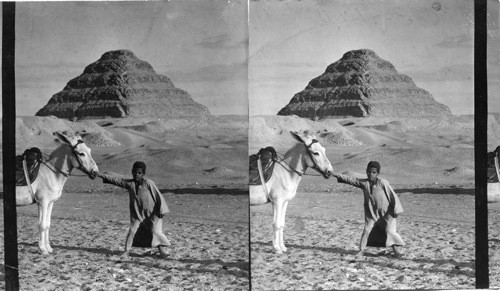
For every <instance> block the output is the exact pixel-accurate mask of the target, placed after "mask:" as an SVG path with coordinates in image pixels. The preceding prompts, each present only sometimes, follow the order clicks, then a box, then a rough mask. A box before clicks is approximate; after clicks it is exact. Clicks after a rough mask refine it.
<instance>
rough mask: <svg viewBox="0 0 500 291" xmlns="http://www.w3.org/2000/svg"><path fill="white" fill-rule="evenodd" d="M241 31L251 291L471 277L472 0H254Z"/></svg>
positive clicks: (494, 270)
mask: <svg viewBox="0 0 500 291" xmlns="http://www.w3.org/2000/svg"><path fill="white" fill-rule="evenodd" d="M490 2H493V1H489V2H488V5H489V4H490ZM491 9H492V8H490V6H489V8H488V11H489V12H491ZM494 10H495V11H494V13H493V12H492V13H490V15H489V17H491V21H490V20H489V25H490V26H492V27H491V29H489V32H490V31H491V33H490V34H489V35H490V36H489V37H490V38H493V39H494V40H495V41H497V42H498V28H497V26H498V6H496V8H494ZM490 22H491V23H490ZM249 39H250V41H249V70H248V76H249V82H248V86H249V115H250V117H249V161H250V172H249V179H250V186H249V187H250V189H249V190H250V254H251V260H250V262H251V282H252V290H331V289H473V288H475V283H476V282H475V209H474V207H475V201H474V195H475V185H474V182H475V175H474V173H475V171H474V2H473V1H466V0H458V1H456V0H446V1H436V0H433V1H397V0H387V1H382V2H381V1H363V2H362V1H326V0H302V1H299V0H297V1H279V0H267V1H265V0H260V1H258V0H251V1H250V2H249ZM490 43H491V42H490ZM498 47H499V46H496V47H489V51H490V52H491V54H493V56H494V58H489V59H490V60H491V61H490V62H489V65H490V66H491V67H492V68H493V70H490V67H488V70H489V72H492V71H493V73H490V75H489V76H491V82H492V85H491V87H490V88H491V90H493V91H491V90H490V99H489V106H490V107H489V111H490V112H489V113H490V114H489V116H488V126H489V128H488V150H489V151H490V152H491V156H492V165H493V166H492V169H493V170H494V171H496V172H495V173H496V174H495V175H497V176H498V171H499V167H498V150H496V149H497V147H498V146H499V145H500V127H499V126H498V123H497V121H496V118H499V117H500V115H499V113H498V112H500V107H499V106H500V103H498V102H497V101H496V103H495V101H492V97H491V96H494V95H492V94H493V92H497V91H498V90H496V89H498V84H499V83H498V70H499V67H500V66H499V65H498V58H499V56H498ZM495 70H496V71H495ZM494 72H496V73H494ZM495 84H496V86H497V87H494V86H495ZM495 90H496V91H495ZM495 112H497V113H495ZM495 153H496V155H495ZM494 157H496V158H494ZM495 166H496V167H495ZM492 186H496V187H498V177H497V180H496V184H494V185H493V184H492ZM491 193H493V192H491ZM498 197H500V193H499V194H498V195H497V198H498ZM488 198H489V200H490V202H494V201H495V200H498V201H500V199H496V198H495V195H490V192H489V195H488ZM498 205H500V204H499V203H489V205H488V207H489V209H490V219H489V220H490V231H489V233H490V238H491V240H490V253H491V254H492V255H491V256H490V287H491V288H492V287H495V286H496V287H498V284H499V282H498V275H499V272H500V268H499V259H500V253H499V252H495V246H498V242H499V241H500V233H499V231H498V227H496V228H495V226H494V222H493V221H494V220H495V217H496V219H498V218H499V212H500V208H498ZM495 277H497V279H496V280H495V279H494V278H495Z"/></svg>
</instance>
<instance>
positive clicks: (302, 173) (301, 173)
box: [276, 152, 323, 176]
mask: <svg viewBox="0 0 500 291" xmlns="http://www.w3.org/2000/svg"><path fill="white" fill-rule="evenodd" d="M276 154H278V155H281V156H282V157H280V160H276V162H278V164H280V165H281V166H282V167H283V168H285V169H287V168H288V169H289V170H292V171H294V172H295V173H297V174H299V175H300V176H323V175H314V174H306V173H305V172H299V171H297V170H296V169H294V168H292V166H290V165H289V164H287V163H286V162H285V160H284V158H285V155H284V154H282V153H279V152H276ZM283 164H285V165H286V167H285V166H284V165H283Z"/></svg>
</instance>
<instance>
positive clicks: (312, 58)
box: [249, 0, 500, 115]
mask: <svg viewBox="0 0 500 291" xmlns="http://www.w3.org/2000/svg"><path fill="white" fill-rule="evenodd" d="M473 4H474V2H473V1H469V0H431V1H427V0H419V1H410V0H405V1H402V0H401V1H395V0H385V1H381V0H376V1H375V0H364V1H354V0H341V1H339V0H295V1H265V0H251V1H250V7H249V37H250V47H249V113H250V115H269V114H276V113H277V112H278V111H279V110H280V109H281V108H282V107H284V106H285V105H287V104H288V103H289V101H290V99H291V98H292V97H293V95H294V94H296V93H298V92H300V91H302V90H303V89H304V88H305V87H306V86H307V84H308V83H309V81H310V80H311V79H313V78H315V77H317V76H320V75H321V74H323V73H324V71H325V69H326V67H327V66H328V65H329V64H332V63H334V62H336V61H337V60H339V59H340V58H341V57H342V55H343V54H344V53H346V52H348V51H350V50H356V49H371V50H373V51H375V52H376V53H377V54H378V55H379V57H381V58H382V59H385V60H387V61H389V62H391V63H392V64H393V65H394V66H395V68H396V70H398V72H399V73H402V74H405V75H408V76H409V77H411V78H412V79H413V81H414V82H415V83H416V85H417V86H418V87H420V88H423V89H425V90H427V91H429V92H430V93H431V94H432V95H433V97H434V99H435V100H436V101H438V102H440V103H443V104H445V105H447V106H448V107H450V109H451V111H452V113H453V114H455V115H463V114H473V112H474V70H473V68H474V67H473V64H474V60H473V58H474V50H473V49H474V10H473ZM497 105H500V104H497ZM496 110H497V111H500V106H497V108H496Z"/></svg>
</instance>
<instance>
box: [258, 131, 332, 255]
mask: <svg viewBox="0 0 500 291" xmlns="http://www.w3.org/2000/svg"><path fill="white" fill-rule="evenodd" d="M290 133H291V135H292V137H293V138H295V139H296V140H297V141H298V142H299V143H297V144H295V146H293V147H292V148H291V149H289V150H288V151H287V152H286V153H285V155H284V158H283V159H280V160H279V161H277V162H276V163H277V164H276V165H275V166H274V171H273V174H272V176H271V178H270V179H269V180H268V181H267V182H266V183H265V187H264V186H263V185H250V186H249V187H250V205H261V204H264V203H267V202H271V203H272V205H273V214H274V218H273V228H274V239H273V247H274V250H275V251H276V253H278V254H281V253H283V252H286V251H287V248H286V247H285V244H284V241H283V228H284V227H285V214H286V208H287V206H288V202H289V201H290V200H291V199H293V197H295V194H296V192H297V187H298V185H299V182H300V180H301V179H302V176H303V175H304V174H305V172H306V170H307V168H313V169H315V170H316V171H318V172H319V173H320V174H322V175H323V177H324V178H325V179H328V178H329V177H330V176H331V174H332V173H333V168H332V164H331V163H330V161H329V160H328V158H327V157H326V154H325V148H324V147H323V146H322V145H321V144H320V143H319V142H318V141H317V140H316V138H315V136H314V135H310V134H305V135H304V134H298V133H294V132H290Z"/></svg>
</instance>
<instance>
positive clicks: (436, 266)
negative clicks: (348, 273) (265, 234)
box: [252, 242, 475, 277]
mask: <svg viewBox="0 0 500 291" xmlns="http://www.w3.org/2000/svg"><path fill="white" fill-rule="evenodd" d="M254 244H255V245H262V246H266V247H269V251H268V252H272V253H274V252H273V251H271V250H272V245H271V244H270V243H264V242H252V245H254ZM287 247H288V250H289V253H292V254H293V249H294V248H295V249H300V250H312V251H322V252H327V253H337V254H340V255H351V256H352V258H345V260H347V261H349V262H350V263H364V264H371V265H377V266H381V267H387V268H393V269H397V270H399V269H401V266H398V265H396V264H394V263H395V262H398V261H407V262H413V263H419V264H425V265H427V264H432V266H431V267H429V268H427V269H423V268H421V267H405V269H407V270H414V271H427V272H429V273H459V274H463V275H466V276H469V277H474V276H475V273H474V271H469V270H462V268H463V267H469V268H472V269H474V262H465V263H463V262H457V261H455V260H453V259H451V258H450V259H437V260H432V259H419V258H415V259H411V258H408V257H406V256H405V255H403V256H402V257H400V258H394V257H393V256H392V255H381V254H378V253H372V252H370V251H369V250H368V251H367V252H366V253H365V254H364V256H363V257H361V258H355V257H354V255H355V254H356V253H357V252H358V251H357V250H346V249H343V248H339V247H315V246H304V245H293V244H287ZM287 255H288V254H282V255H279V256H287ZM368 258H371V259H368ZM376 258H381V259H383V260H384V261H382V262H377V261H374V259H376ZM387 260H391V261H387ZM445 264H452V265H454V266H455V268H454V269H453V270H449V269H445V268H440V267H441V266H443V265H445Z"/></svg>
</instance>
